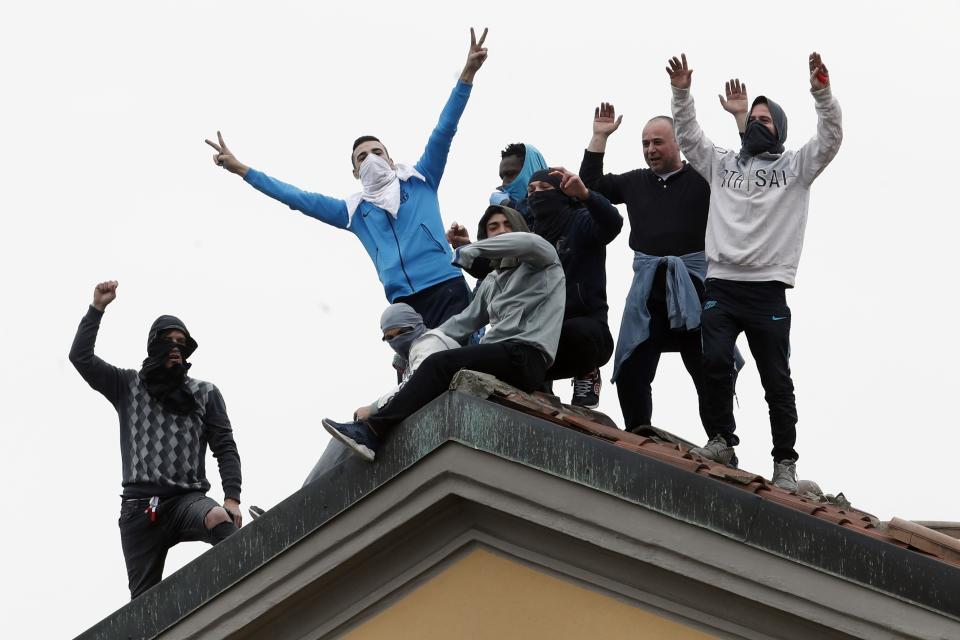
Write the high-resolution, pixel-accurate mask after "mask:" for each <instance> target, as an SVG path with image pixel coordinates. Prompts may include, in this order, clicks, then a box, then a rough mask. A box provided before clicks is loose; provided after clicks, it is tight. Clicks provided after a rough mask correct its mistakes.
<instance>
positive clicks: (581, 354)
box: [547, 317, 613, 380]
mask: <svg viewBox="0 0 960 640" xmlns="http://www.w3.org/2000/svg"><path fill="white" fill-rule="evenodd" d="M611 355H613V336H612V335H610V328H609V327H608V326H607V323H606V322H603V321H601V320H598V319H596V318H588V317H582V318H570V319H569V320H564V321H563V329H562V330H561V331H560V344H559V346H558V347H557V357H556V359H555V360H554V361H553V365H552V366H551V367H550V368H549V369H547V380H563V379H565V378H582V377H584V376H585V375H587V374H589V373H590V372H591V371H593V370H594V369H599V368H600V367H602V366H603V365H605V364H607V362H608V361H609V360H610V356H611Z"/></svg>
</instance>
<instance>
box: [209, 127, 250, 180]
mask: <svg viewBox="0 0 960 640" xmlns="http://www.w3.org/2000/svg"><path fill="white" fill-rule="evenodd" d="M217 141H218V142H219V144H217V142H212V141H210V140H204V142H206V143H207V144H208V145H210V146H211V147H213V148H214V149H216V151H217V152H216V153H215V154H213V163H214V164H215V165H217V166H218V167H223V168H224V169H226V170H227V171H229V172H230V173H235V174H237V175H238V176H240V177H245V176H246V175H247V170H248V169H249V167H247V165H245V164H243V163H242V162H240V161H239V160H237V157H236V156H235V155H233V152H232V151H230V149H228V148H227V143H226V142H224V141H223V136H222V135H220V132H219V131H217Z"/></svg>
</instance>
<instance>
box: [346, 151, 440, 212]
mask: <svg viewBox="0 0 960 640" xmlns="http://www.w3.org/2000/svg"><path fill="white" fill-rule="evenodd" d="M412 177H417V178H420V179H421V180H423V181H424V182H426V179H425V178H424V177H423V176H422V175H420V172H418V171H417V170H416V169H414V168H413V167H409V166H407V165H405V164H398V165H397V168H396V169H394V168H393V167H391V166H390V163H389V162H387V161H386V160H385V159H384V158H383V157H381V156H378V155H376V154H374V153H371V154H368V155H367V157H366V158H364V160H363V162H361V163H360V185H361V186H362V187H363V191H361V192H360V193H355V194H353V195H352V196H350V197H349V198H347V215H348V216H349V222H348V223H347V226H348V227H349V226H350V225H351V224H353V214H354V213H356V211H357V207H359V206H360V201H361V200H366V201H367V202H369V203H370V204H372V205H375V206H377V207H380V208H381V209H383V210H384V211H387V212H389V213H390V215H392V216H393V217H394V219H396V217H397V212H398V211H399V210H400V181H401V180H403V181H407V180H409V179H410V178H412Z"/></svg>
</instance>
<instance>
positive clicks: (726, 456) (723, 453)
mask: <svg viewBox="0 0 960 640" xmlns="http://www.w3.org/2000/svg"><path fill="white" fill-rule="evenodd" d="M690 453H692V454H693V455H695V456H700V457H701V458H706V459H707V460H713V461H714V462H719V463H720V464H730V462H731V461H732V460H733V459H734V458H735V457H736V456H734V452H733V447H731V446H730V445H728V444H727V441H726V440H724V439H723V436H721V435H716V436H713V437H712V438H710V442H708V443H707V444H705V445H703V446H702V447H694V448H693V449H690Z"/></svg>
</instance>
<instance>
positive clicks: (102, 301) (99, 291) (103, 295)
mask: <svg viewBox="0 0 960 640" xmlns="http://www.w3.org/2000/svg"><path fill="white" fill-rule="evenodd" d="M118 284H119V283H118V282H117V281H116V280H107V281H105V282H101V283H100V284H98V285H97V286H96V287H94V288H93V308H94V309H97V310H98V311H103V310H104V309H106V308H107V305H108V304H110V303H111V302H113V301H114V300H115V299H116V297H117V285H118Z"/></svg>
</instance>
